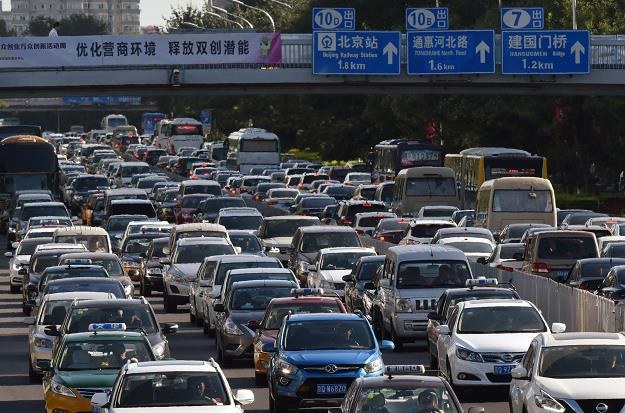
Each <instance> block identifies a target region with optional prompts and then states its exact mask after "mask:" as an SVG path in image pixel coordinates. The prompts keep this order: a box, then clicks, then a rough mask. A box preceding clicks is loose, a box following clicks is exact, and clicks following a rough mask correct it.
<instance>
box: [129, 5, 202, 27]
mask: <svg viewBox="0 0 625 413" xmlns="http://www.w3.org/2000/svg"><path fill="white" fill-rule="evenodd" d="M204 1H205V0H141V26H148V25H152V24H155V25H157V26H162V25H163V24H164V22H165V21H164V20H163V16H168V15H169V13H170V10H171V6H174V7H178V6H185V5H187V4H191V5H193V6H196V7H199V6H202V5H203V4H204Z"/></svg>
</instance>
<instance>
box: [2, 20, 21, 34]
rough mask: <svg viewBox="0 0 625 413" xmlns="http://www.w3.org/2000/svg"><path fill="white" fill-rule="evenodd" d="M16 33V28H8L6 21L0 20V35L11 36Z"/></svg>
mask: <svg viewBox="0 0 625 413" xmlns="http://www.w3.org/2000/svg"><path fill="white" fill-rule="evenodd" d="M16 35H17V33H16V32H15V30H9V29H8V27H7V22H6V21H4V20H0V37H11V36H16Z"/></svg>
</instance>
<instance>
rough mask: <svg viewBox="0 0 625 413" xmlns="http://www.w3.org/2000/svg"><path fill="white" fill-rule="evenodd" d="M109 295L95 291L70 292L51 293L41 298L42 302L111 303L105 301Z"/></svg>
mask: <svg viewBox="0 0 625 413" xmlns="http://www.w3.org/2000/svg"><path fill="white" fill-rule="evenodd" d="M108 296H109V293H103V292H95V291H72V292H67V293H52V294H46V295H44V296H43V301H66V300H74V299H75V300H84V301H82V302H87V301H96V300H97V301H101V302H105V301H113V300H106V298H107V297H108Z"/></svg>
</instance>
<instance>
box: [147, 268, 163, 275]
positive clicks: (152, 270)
mask: <svg viewBox="0 0 625 413" xmlns="http://www.w3.org/2000/svg"><path fill="white" fill-rule="evenodd" d="M162 273H163V270H162V269H161V268H159V267H152V268H148V274H162Z"/></svg>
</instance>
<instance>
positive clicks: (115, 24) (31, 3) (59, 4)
mask: <svg viewBox="0 0 625 413" xmlns="http://www.w3.org/2000/svg"><path fill="white" fill-rule="evenodd" d="M3 1H7V0H3ZM139 2H140V0H11V11H10V12H4V11H3V12H1V13H0V18H2V19H3V20H4V21H6V23H7V28H8V29H14V30H15V31H16V32H17V33H18V34H23V33H24V32H25V31H27V30H28V22H29V21H30V20H32V19H34V18H36V17H39V16H43V17H51V18H52V19H54V20H61V19H63V18H66V17H69V16H71V15H72V14H82V15H85V16H93V17H95V18H97V19H99V20H101V21H103V22H105V23H106V24H107V25H108V31H109V33H110V34H136V33H140V32H141V28H140V24H139V18H140V13H141V10H140V8H139ZM60 34H61V35H63V31H62V28H61V33H60Z"/></svg>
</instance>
